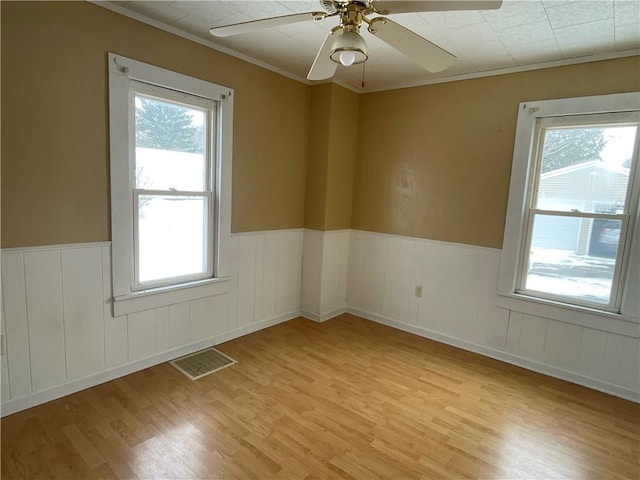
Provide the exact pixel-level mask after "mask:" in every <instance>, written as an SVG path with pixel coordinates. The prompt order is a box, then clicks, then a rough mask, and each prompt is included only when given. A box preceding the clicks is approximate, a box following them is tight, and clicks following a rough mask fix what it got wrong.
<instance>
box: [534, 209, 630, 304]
mask: <svg viewBox="0 0 640 480" xmlns="http://www.w3.org/2000/svg"><path fill="white" fill-rule="evenodd" d="M620 228H621V222H620V221H619V220H601V219H592V218H575V217H560V216H551V215H536V216H535V219H534V226H533V236H532V239H531V250H530V253H529V258H528V265H527V275H526V280H525V286H524V288H525V289H526V290H535V291H538V292H544V293H548V294H552V295H555V296H562V297H568V298H573V299H578V300H581V301H585V302H591V303H599V304H605V305H606V304H608V303H609V301H610V298H611V289H612V283H613V274H614V270H615V256H616V252H617V249H618V242H619V239H620Z"/></svg>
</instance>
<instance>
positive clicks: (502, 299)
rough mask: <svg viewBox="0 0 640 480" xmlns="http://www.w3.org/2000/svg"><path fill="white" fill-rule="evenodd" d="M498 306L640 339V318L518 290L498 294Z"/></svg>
mask: <svg viewBox="0 0 640 480" xmlns="http://www.w3.org/2000/svg"><path fill="white" fill-rule="evenodd" d="M496 306H497V307H499V308H505V309H509V310H514V311H516V312H520V313H526V314H529V315H535V316H537V317H543V318H549V319H552V320H557V321H560V322H565V323H571V324H573V325H579V326H582V327H587V328H594V329H596V330H602V331H605V332H610V333H616V334H618V335H624V336H627V337H633V338H640V319H638V318H635V317H630V316H628V315H624V314H621V313H612V312H605V311H602V310H596V309H592V308H587V307H579V306H577V305H568V304H564V303H559V302H553V301H550V300H544V299H541V298H535V297H529V296H527V295H522V294H518V293H500V292H499V293H498V294H497V295H496Z"/></svg>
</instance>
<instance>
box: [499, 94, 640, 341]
mask: <svg viewBox="0 0 640 480" xmlns="http://www.w3.org/2000/svg"><path fill="white" fill-rule="evenodd" d="M636 111H640V93H638V92H633V93H623V94H612V95H600V96H594V97H580V98H567V99H559V100H545V101H537V102H536V101H534V102H523V103H521V104H520V105H519V111H518V123H517V127H516V136H515V144H514V153H513V164H512V170H511V185H510V189H509V203H508V207H507V218H506V223H505V234H504V242H503V249H502V255H501V262H500V271H499V279H498V295H497V297H496V298H497V300H496V304H497V306H499V307H502V308H508V309H510V310H515V311H518V312H523V313H528V314H531V315H538V316H541V317H545V318H552V319H555V320H559V321H565V322H569V323H574V324H578V325H582V326H587V327H591V328H597V329H600V330H606V331H612V332H615V333H620V334H626V335H631V336H636V337H637V336H638V335H639V334H640V330H639V329H638V323H640V298H639V297H640V295H638V293H637V292H638V291H640V258H639V257H640V231H639V230H640V228H639V224H640V220H638V218H637V217H638V215H639V210H640V206H639V203H640V202H639V200H638V198H639V195H638V193H639V190H640V167H638V165H637V164H638V158H637V155H638V142H639V141H640V132H639V134H638V135H637V136H636V145H635V155H636V158H635V159H634V166H635V167H636V168H635V171H632V172H631V173H632V174H633V175H635V176H634V178H633V184H634V190H633V192H629V195H630V197H629V198H630V203H629V221H628V223H627V225H628V231H627V232H626V235H625V232H624V231H621V238H622V237H624V238H626V244H625V245H624V247H623V248H624V249H625V251H624V254H625V256H624V258H625V262H624V264H623V265H621V267H620V268H618V272H617V274H618V275H620V278H621V282H620V289H619V291H618V292H614V293H615V294H616V295H617V298H616V299H615V300H614V302H613V303H612V306H611V307H610V308H603V307H598V306H596V305H587V304H582V305H579V304H577V303H574V302H568V301H566V300H563V299H560V298H553V297H552V296H547V297H546V298H545V296H543V295H542V296H541V295H540V294H539V293H537V292H536V296H532V295H531V294H528V293H527V292H526V291H522V289H521V285H519V283H518V282H519V279H520V278H521V276H522V268H523V266H522V265H523V259H524V258H525V251H524V250H525V249H526V248H527V235H526V231H527V228H528V225H527V222H528V220H529V212H528V206H529V205H528V201H529V196H530V193H531V192H530V184H531V179H530V175H531V174H532V172H533V168H532V162H533V161H535V158H536V155H535V153H536V148H538V145H537V144H536V139H537V136H536V133H537V132H536V128H537V125H538V123H539V120H542V119H546V118H553V117H565V116H582V115H589V114H608V113H623V112H636ZM612 310H615V311H612ZM605 318H606V319H607V321H606V322H605V321H603V319H605Z"/></svg>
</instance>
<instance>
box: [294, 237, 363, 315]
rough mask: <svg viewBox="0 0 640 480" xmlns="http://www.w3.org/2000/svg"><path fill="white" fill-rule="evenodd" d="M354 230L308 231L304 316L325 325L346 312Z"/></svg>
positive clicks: (305, 243) (305, 259) (305, 251)
mask: <svg viewBox="0 0 640 480" xmlns="http://www.w3.org/2000/svg"><path fill="white" fill-rule="evenodd" d="M350 235H351V230H331V231H326V232H322V231H319V230H311V229H305V232H304V248H303V260H302V299H301V304H302V315H303V316H305V317H306V318H309V319H311V320H315V321H317V322H322V321H325V320H328V319H330V318H333V317H335V316H337V315H340V314H341V313H344V312H345V311H346V298H347V272H348V265H349V237H350Z"/></svg>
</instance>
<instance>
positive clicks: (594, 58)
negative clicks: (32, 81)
mask: <svg viewBox="0 0 640 480" xmlns="http://www.w3.org/2000/svg"><path fill="white" fill-rule="evenodd" d="M88 1H89V2H90V3H93V4H94V5H97V6H99V7H102V8H106V9H107V10H111V11H113V12H115V13H118V14H120V15H124V16H126V17H129V18H132V19H134V20H137V21H139V22H142V23H146V24H147V25H151V26H152V27H156V28H159V29H160V30H164V31H165V32H168V33H172V34H174V35H177V36H179V37H182V38H185V39H187V40H190V41H192V42H195V43H198V44H200V45H203V46H205V47H209V48H211V49H213V50H217V51H219V52H221V53H224V54H227V55H230V56H232V57H235V58H238V59H240V60H243V61H245V62H248V63H251V64H253V65H256V66H258V67H261V68H264V69H266V70H269V71H272V72H274V73H277V74H279V75H282V76H284V77H287V78H290V79H292V80H295V81H297V82H300V83H303V84H305V85H319V84H323V83H331V82H333V83H335V84H336V85H340V86H341V87H343V88H346V89H348V90H351V91H352V92H355V93H373V92H382V91H387V90H397V89H402V88H411V87H420V86H425V85H434V84H438V83H448V82H458V81H460V80H471V79H474V78H483V77H491V76H494V75H507V74H510V73H519V72H526V71H531V70H543V69H545V68H554V67H562V66H567V65H576V64H580V63H590V62H598V61H602V60H611V59H615V58H624V57H631V56H635V55H640V49H632V50H624V51H621V52H612V53H602V54H596V55H587V56H583V57H575V58H567V59H562V60H554V61H550V62H542V63H537V64H532V65H523V66H518V67H506V68H499V69H495V70H486V71H483V72H473V73H467V74H463V75H454V76H451V77H442V78H437V79H431V80H424V81H418V82H409V83H403V84H396V85H390V86H386V87H382V88H372V89H368V88H366V86H365V88H356V87H353V86H352V85H349V84H347V83H345V82H342V81H339V80H336V79H332V80H329V81H324V82H322V81H321V82H310V81H309V80H307V79H306V78H303V77H300V76H298V75H294V74H292V73H291V72H288V71H286V70H283V69H282V68H279V67H276V66H274V65H271V64H269V63H266V62H264V61H262V60H259V59H257V58H254V57H251V56H248V55H245V54H243V53H240V52H238V51H236V50H233V49H230V48H227V47H223V46H221V45H218V44H216V43H214V42H213V41H208V40H204V39H203V38H200V37H198V36H196V35H193V34H191V33H188V32H185V31H184V30H181V29H179V28H176V27H173V26H171V25H167V24H166V23H163V22H160V21H158V20H155V19H152V18H149V17H147V16H146V15H142V14H140V13H137V12H134V11H132V10H129V9H127V8H124V7H121V6H119V5H118V4H115V3H113V2H108V1H100V0H88ZM365 82H366V79H365Z"/></svg>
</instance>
